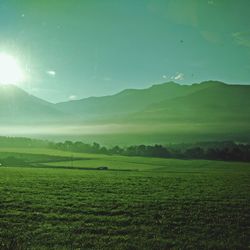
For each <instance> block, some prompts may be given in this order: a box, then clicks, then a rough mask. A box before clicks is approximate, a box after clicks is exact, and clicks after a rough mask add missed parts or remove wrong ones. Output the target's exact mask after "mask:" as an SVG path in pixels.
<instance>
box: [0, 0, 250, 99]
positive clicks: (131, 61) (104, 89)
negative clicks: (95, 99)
mask: <svg viewBox="0 0 250 250" xmlns="http://www.w3.org/2000/svg"><path fill="white" fill-rule="evenodd" d="M249 9H250V1H249V0H237V1H235V0H60V1H58V0H40V1H39V0H1V1H0V51H4V52H6V53H10V54H13V55H14V56H16V57H17V58H19V60H20V61H21V62H22V65H23V67H24V68H25V70H26V74H27V75H28V76H29V79H27V80H26V82H25V83H23V84H22V87H23V88H24V89H26V90H27V91H29V92H31V93H32V94H35V95H36V96H39V97H42V98H44V99H47V100H50V101H53V102H57V101H62V100H68V99H69V98H71V99H74V98H81V97H87V96H92V95H95V96H99V95H107V94H112V93H115V92H117V91H119V90H122V89H125V88H143V87H147V86H150V85H151V84H153V83H161V82H166V81H169V80H174V81H176V82H180V83H191V82H199V81H203V80H208V79H216V80H222V81H226V82H229V83H244V84H246V83H250V15H249Z"/></svg>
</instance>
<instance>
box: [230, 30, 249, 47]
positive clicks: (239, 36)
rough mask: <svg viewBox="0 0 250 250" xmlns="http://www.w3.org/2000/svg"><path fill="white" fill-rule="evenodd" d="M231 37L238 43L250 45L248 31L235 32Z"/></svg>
mask: <svg viewBox="0 0 250 250" xmlns="http://www.w3.org/2000/svg"><path fill="white" fill-rule="evenodd" d="M232 37H233V39H234V41H235V42H236V43H237V44H238V45H241V46H245V47H250V31H243V32H235V33H233V34H232Z"/></svg>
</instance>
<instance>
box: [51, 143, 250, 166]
mask: <svg viewBox="0 0 250 250" xmlns="http://www.w3.org/2000/svg"><path fill="white" fill-rule="evenodd" d="M208 145H209V144H208ZM208 145H206V144H203V145H198V146H197V145H195V144H189V145H183V146H180V145H178V146H176V145H172V146H171V145H169V146H163V145H159V144H155V145H133V146H127V147H120V146H118V145H116V146H113V147H110V148H108V147H105V146H101V145H100V144H99V143H96V142H94V143H93V144H87V143H84V142H80V141H77V142H72V141H65V142H58V143H50V147H51V148H54V149H58V150H64V151H71V152H79V153H80V152H83V153H94V154H107V155H124V156H143V157H161V158H178V159H207V160H225V161H250V144H236V143H234V142H230V143H223V144H222V143H221V142H218V144H216V143H213V147H211V146H208Z"/></svg>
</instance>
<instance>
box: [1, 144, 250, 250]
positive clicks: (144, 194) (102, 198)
mask: <svg viewBox="0 0 250 250" xmlns="http://www.w3.org/2000/svg"><path fill="white" fill-rule="evenodd" d="M13 157H14V158H15V159H16V161H12V162H11V161H10V162H11V164H9V165H8V164H7V165H5V164H2V166H1V167H0V229H1V230H0V249H128V250H132V249H249V247H250V240H249V236H250V184H249V177H250V164H247V163H229V162H216V161H205V160H196V161H191V160H189V161H187V160H174V159H158V158H141V157H123V156H105V155H92V154H80V153H69V152H61V151H56V150H48V149H25V148H23V149H20V148H19V149H15V148H0V163H1V162H5V161H6V160H4V159H11V158H12V159H13ZM19 159H20V162H19V164H18V160H19ZM13 162H14V163H13ZM100 166H107V167H108V170H97V168H98V167H100Z"/></svg>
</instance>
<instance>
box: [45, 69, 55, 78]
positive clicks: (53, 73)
mask: <svg viewBox="0 0 250 250" xmlns="http://www.w3.org/2000/svg"><path fill="white" fill-rule="evenodd" d="M46 73H47V74H48V75H50V76H53V77H55V76H56V71H54V70H47V71H46Z"/></svg>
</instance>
